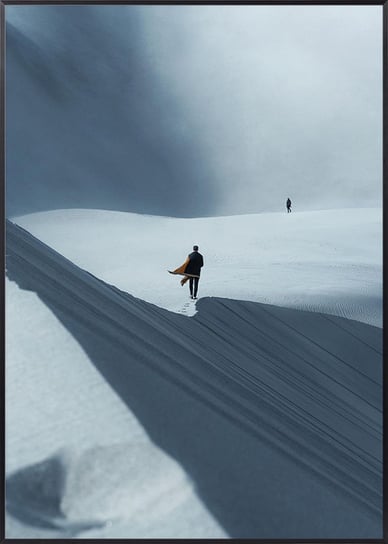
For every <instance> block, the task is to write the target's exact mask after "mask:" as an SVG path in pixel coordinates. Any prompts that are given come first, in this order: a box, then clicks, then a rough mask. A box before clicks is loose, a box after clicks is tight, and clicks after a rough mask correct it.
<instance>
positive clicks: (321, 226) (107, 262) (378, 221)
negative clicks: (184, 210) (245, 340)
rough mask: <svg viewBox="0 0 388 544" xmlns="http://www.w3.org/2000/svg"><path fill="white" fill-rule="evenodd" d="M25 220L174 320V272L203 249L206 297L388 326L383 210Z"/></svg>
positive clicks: (178, 291) (81, 214)
mask: <svg viewBox="0 0 388 544" xmlns="http://www.w3.org/2000/svg"><path fill="white" fill-rule="evenodd" d="M16 222H17V223H18V224H19V225H21V226H22V227H24V228H26V229H27V230H28V231H29V232H31V233H32V234H34V235H35V236H37V237H38V238H39V239H40V240H42V241H43V242H45V243H47V244H48V245H49V246H50V247H53V248H54V249H56V250H57V251H59V253H61V254H62V255H64V256H65V257H67V258H68V259H70V260H71V261H72V262H74V263H76V264H77V265H79V266H81V267H82V268H84V269H85V270H88V271H89V272H91V273H92V274H95V275H96V276H98V277H99V278H101V279H103V280H104V281H106V282H108V283H111V284H113V285H115V286H116V287H119V288H120V289H123V290H124V291H126V292H128V293H131V294H133V295H134V296H136V297H139V298H141V299H143V300H146V301H147V302H151V303H153V304H156V305H157V306H160V307H162V308H166V309H168V310H171V311H174V312H181V311H182V310H183V304H182V300H184V294H183V292H182V291H183V289H182V288H181V287H180V286H179V282H178V278H176V277H173V276H171V275H169V274H167V272H166V271H167V269H172V268H176V267H177V266H178V265H180V264H181V263H182V262H183V261H184V259H185V258H186V255H187V253H189V252H190V251H191V249H192V245H193V244H198V245H199V246H200V251H201V252H202V253H203V255H204V257H205V267H204V269H203V273H202V274H203V277H202V280H201V284H200V291H199V295H200V296H201V297H208V296H217V297H222V298H229V299H237V300H250V301H253V302H264V303H268V304H275V305H277V306H286V307H291V308H300V309H307V310H310V311H318V312H324V313H329V314H333V315H338V316H341V317H347V318H349V319H356V320H358V321H362V322H364V323H369V324H371V325H375V326H379V327H381V326H382V213H381V209H375V208H365V209H346V210H322V211H315V212H299V213H291V214H286V213H268V214H257V215H243V216H230V217H211V218H196V219H176V218H166V217H155V216H144V215H138V214H131V213H120V212H110V211H100V210H57V211H52V212H45V213H37V214H32V215H27V216H24V217H19V218H17V219H16ZM186 293H187V287H186V288H185V294H186ZM192 313H193V312H192Z"/></svg>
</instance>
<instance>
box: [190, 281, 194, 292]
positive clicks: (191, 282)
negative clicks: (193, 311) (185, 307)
mask: <svg viewBox="0 0 388 544" xmlns="http://www.w3.org/2000/svg"><path fill="white" fill-rule="evenodd" d="M193 280H194V278H190V295H191V296H193Z"/></svg>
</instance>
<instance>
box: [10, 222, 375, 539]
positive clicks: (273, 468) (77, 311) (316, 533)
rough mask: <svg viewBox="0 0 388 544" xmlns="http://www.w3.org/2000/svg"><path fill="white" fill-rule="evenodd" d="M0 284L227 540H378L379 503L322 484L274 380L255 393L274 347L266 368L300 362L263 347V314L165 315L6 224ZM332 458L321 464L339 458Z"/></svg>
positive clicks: (243, 308)
mask: <svg viewBox="0 0 388 544" xmlns="http://www.w3.org/2000/svg"><path fill="white" fill-rule="evenodd" d="M7 276H8V278H9V279H10V280H12V281H15V282H16V283H17V284H18V286H19V287H20V288H22V289H29V290H32V291H34V292H36V293H37V294H38V296H39V297H40V299H41V300H42V301H43V302H44V303H45V304H46V305H47V306H48V307H49V308H50V309H51V311H52V312H53V313H54V314H55V316H56V317H57V318H58V319H59V320H60V321H61V323H62V324H63V325H64V326H65V327H66V329H67V330H68V331H69V332H70V333H71V334H72V335H73V337H74V338H75V339H76V340H77V341H78V342H79V344H80V345H81V346H82V348H83V349H84V350H85V352H86V353H87V354H88V356H89V358H90V361H92V362H93V364H94V365H95V366H96V368H97V369H98V370H99V372H100V373H101V374H102V376H103V377H104V378H105V379H106V380H107V381H108V382H109V384H110V385H111V386H112V388H113V389H114V390H115V391H116V392H117V393H118V394H119V395H120V397H121V398H122V399H123V401H124V402H125V403H126V405H127V406H128V408H129V409H130V410H131V411H132V412H133V413H134V414H135V415H136V417H137V418H138V420H139V421H140V422H141V424H142V425H143V426H144V428H145V429H146V431H147V432H148V434H149V436H150V437H151V439H152V440H153V441H154V442H155V443H156V444H157V445H158V446H159V447H161V448H162V449H164V450H165V451H166V452H167V453H168V454H169V455H171V456H172V457H173V458H175V459H176V460H177V461H178V463H179V464H180V465H181V466H182V467H183V468H184V470H185V471H186V472H187V473H188V475H189V476H190V478H191V479H192V481H193V482H194V484H195V486H196V491H197V493H198V495H199V497H200V498H201V500H202V501H203V502H204V504H205V505H206V507H207V508H208V510H209V511H210V512H211V513H212V514H213V516H214V517H215V518H216V519H217V521H218V522H219V523H220V525H221V526H222V527H223V528H224V530H225V531H226V532H227V534H228V535H230V537H232V538H361V537H364V538H366V537H370V538H379V537H380V536H381V535H380V527H381V524H380V521H381V518H380V515H381V514H380V510H379V505H380V501H381V497H380V495H379V493H378V492H377V495H376V494H375V493H373V490H372V491H371V486H370V485H369V484H370V482H369V481H367V480H365V481H364V482H362V484H363V486H364V487H365V489H367V496H366V499H365V497H364V499H365V500H360V499H359V498H358V497H357V496H356V494H355V493H353V492H352V493H350V492H347V491H346V486H342V487H341V486H340V485H337V484H336V483H335V481H334V480H333V479H332V480H331V481H330V478H328V477H327V475H325V474H324V473H323V472H322V471H321V476H320V475H319V474H318V471H317V470H316V468H317V467H316V466H315V463H316V460H315V458H314V456H313V455H312V453H311V450H310V451H309V445H308V443H307V441H308V440H314V439H316V440H318V438H317V437H315V438H314V433H310V432H307V431H306V435H305V436H303V432H304V431H303V426H301V425H300V424H299V421H298V418H297V417H295V418H294V419H293V416H292V413H291V412H290V413H287V411H286V410H282V409H281V406H280V400H281V398H282V393H277V391H276V389H274V390H273V391H270V386H272V387H273V385H274V383H275V384H276V378H274V377H273V376H272V377H270V378H268V380H269V381H268V382H267V383H265V382H263V378H264V376H265V375H266V373H265V372H262V371H261V369H260V368H259V367H260V365H261V364H263V365H264V363H265V364H267V363H268V357H269V359H270V358H271V348H273V349H275V347H274V346H276V345H277V347H276V350H277V351H276V356H275V358H274V359H273V360H274V361H275V359H276V358H278V360H279V361H281V360H284V361H286V362H290V363H291V364H294V362H295V364H297V363H298V357H299V356H301V354H302V353H304V352H303V349H304V348H303V345H302V344H303V343H301V346H300V350H301V351H300V352H299V353H298V352H297V347H296V348H295V349H296V352H295V354H294V355H293V354H292V353H291V352H292V350H291V352H290V343H289V342H288V343H287V342H286V343H285V344H284V345H283V346H282V345H281V344H280V345H278V344H276V342H274V341H273V340H271V339H270V337H269V336H268V337H267V339H266V337H265V336H263V338H261V335H263V332H262V330H264V329H261V328H260V321H261V322H264V320H265V319H266V312H268V308H264V309H263V308H262V305H259V304H254V303H248V302H247V303H244V302H239V301H235V302H233V301H225V300H222V299H203V300H200V301H198V303H197V308H198V310H199V313H198V314H197V315H196V316H195V317H193V318H187V317H184V316H180V315H177V314H173V313H171V312H168V311H165V310H163V309H161V308H159V307H156V306H154V305H152V304H148V303H146V302H144V301H141V300H139V299H136V298H134V297H132V296H131V295H128V294H127V293H123V292H122V291H120V290H118V289H117V288H115V287H113V286H110V285H107V284H105V283H104V282H102V281H100V280H98V279H97V278H95V277H94V276H92V275H91V274H89V273H87V272H85V271H83V270H81V269H79V268H78V267H76V266H75V265H74V264H72V263H71V262H70V261H68V260H66V259H65V258H63V257H62V256H60V255H59V254H57V253H56V252H55V251H53V250H51V249H50V248H48V247H47V246H45V245H44V244H42V243H41V242H39V241H38V240H36V239H35V238H34V237H32V236H31V235H29V234H28V233H27V232H26V231H24V230H23V229H20V228H19V227H17V226H16V225H13V224H12V223H10V222H8V223H7ZM269 308H271V307H269ZM280 310H281V309H279V311H280ZM273 312H274V313H273V315H272V319H273V320H275V319H277V314H276V310H273ZM289 312H292V310H289ZM287 315H291V314H287V313H285V314H282V317H283V318H284V319H287ZM318 317H319V314H315V316H314V314H311V318H310V319H311V320H314V319H317V320H318ZM311 320H310V322H309V327H311V326H312V325H311ZM317 324H318V321H317ZM359 325H360V324H359ZM278 326H279V327H280V328H281V330H283V331H284V330H286V328H287V327H284V328H283V327H282V325H281V324H280V323H278ZM357 326H358V325H357ZM337 329H338V330H337V334H338V335H340V334H341V332H340V329H339V328H337ZM359 330H360V331H361V330H364V331H366V332H365V333H363V334H364V336H365V334H366V335H367V337H368V338H367V340H368V342H369V343H370V344H371V345H372V343H373V346H374V347H373V349H374V350H375V351H373V349H370V350H368V348H367V346H366V344H365V343H364V345H363V346H362V349H361V348H360V359H362V358H363V357H364V356H365V354H366V352H368V355H369V356H370V357H369V359H368V362H369V364H371V357H373V358H374V361H377V363H379V362H380V364H381V361H380V359H379V355H378V354H377V351H376V350H377V348H379V346H380V342H381V333H380V332H379V330H378V329H375V328H374V327H366V328H365V329H364V328H363V326H362V325H360V327H359ZM288 334H291V337H292V334H293V333H292V331H289V333H288ZM345 336H346V335H345ZM291 337H290V338H291ZM326 341H327V342H328V344H329V343H330V342H329V339H326ZM282 358H283V359H282ZM293 359H294V361H293ZM247 369H248V370H249V371H247ZM261 372H262V373H261ZM274 379H275V381H274ZM278 383H279V387H280V388H281V387H282V386H281V380H279V382H278ZM368 383H369V382H368ZM368 387H369V386H368ZM375 389H376V388H374V387H373V386H372V385H370V388H369V389H368V391H369V393H368V394H369V396H370V399H369V400H370V401H371V402H373V403H374V404H376V405H378V402H379V400H378V398H377V396H376V395H377V393H376V391H375ZM291 400H292V399H291ZM277 403H279V405H277ZM290 406H291V404H290ZM311 406H314V402H312V404H311ZM80 417H82V415H81V416H80ZM293 433H294V437H293ZM125 439H126V440H128V439H130V437H125ZM303 440H305V442H306V449H305V450H303V448H302V449H301V447H300V445H301V444H303ZM317 443H318V442H317ZM322 444H324V441H322ZM325 447H326V446H325ZM327 447H328V446H327ZM323 449H324V448H323ZM329 450H330V449H329ZM329 450H327V452H326V453H325V455H326V454H327V458H329V456H330V455H334V454H335V451H336V450H334V449H332V450H330V451H329ZM333 462H334V461H333ZM335 463H337V460H336V461H335ZM337 465H338V466H340V461H338V463H337ZM337 465H336V466H337ZM351 468H353V465H351ZM373 470H374V469H373ZM373 470H372V472H373ZM26 471H27V472H26ZM375 472H376V471H375ZM377 472H378V470H377ZM17 474H18V476H17V478H15V475H11V476H10V477H9V478H8V480H7V493H8V497H9V498H12V490H13V482H17V486H18V489H17V494H19V496H20V486H23V477H22V478H21V477H20V473H17ZM24 474H25V475H26V478H27V474H28V467H27V469H24ZM343 474H346V470H345V471H344V473H343ZM365 478H366V477H365ZM379 478H381V475H380V476H376V481H380V480H379ZM350 480H351V476H350V475H349V482H350ZM373 481H374V480H373ZM349 482H348V483H349ZM15 485H16V484H15ZM349 485H350V484H349ZM360 485H361V484H360ZM372 487H373V486H372ZM361 488H362V489H364V488H363V487H362V486H360V488H359V489H361ZM348 491H349V490H348ZM10 511H11V512H13V514H14V515H17V513H15V508H13V509H12V508H11V509H10Z"/></svg>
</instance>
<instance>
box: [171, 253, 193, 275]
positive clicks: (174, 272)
mask: <svg viewBox="0 0 388 544" xmlns="http://www.w3.org/2000/svg"><path fill="white" fill-rule="evenodd" d="M189 262H190V259H189V258H188V257H187V259H186V260H185V262H184V263H183V264H182V265H181V266H179V267H178V268H176V269H175V270H169V272H170V274H182V275H184V273H185V269H186V266H187V265H188V264H189Z"/></svg>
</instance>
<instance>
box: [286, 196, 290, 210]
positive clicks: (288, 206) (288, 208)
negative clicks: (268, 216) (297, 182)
mask: <svg viewBox="0 0 388 544" xmlns="http://www.w3.org/2000/svg"><path fill="white" fill-rule="evenodd" d="M286 206H287V213H291V200H290V199H289V198H287V202H286Z"/></svg>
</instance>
